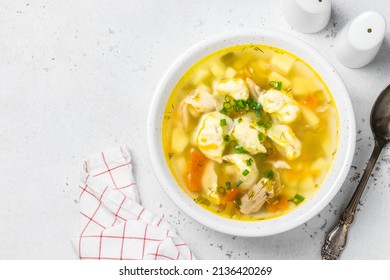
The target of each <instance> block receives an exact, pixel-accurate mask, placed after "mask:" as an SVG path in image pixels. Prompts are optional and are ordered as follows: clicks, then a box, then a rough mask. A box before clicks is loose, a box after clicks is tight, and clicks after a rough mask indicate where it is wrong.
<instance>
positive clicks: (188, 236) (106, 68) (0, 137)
mask: <svg viewBox="0 0 390 280" xmlns="http://www.w3.org/2000/svg"><path fill="white" fill-rule="evenodd" d="M279 4H280V3H279V1H260V0H253V1H250V0H243V1H233V0H229V1H228V0H223V1H222V0H220V1H208V0H197V1H179V0H177V1H173V0H172V1H171V0H169V1H157V0H156V1H151V0H142V1H141V0H139V1H135V0H133V1H129V0H126V1H125V0H122V1H119V0H118V1H108V0H107V1H103V0H94V1H92V0H90V1H79V0H67V1H61V0H52V1H51V0H46V1H38V0H37V1H33V0H31V1H28V0H26V1H20V0H1V2H0V259H75V258H76V255H75V253H74V251H73V249H72V247H71V245H70V243H69V239H70V238H71V237H72V236H73V235H75V234H76V233H77V232H78V204H77V198H78V176H79V171H80V167H81V160H82V159H84V158H85V157H87V156H89V155H90V154H92V153H95V152H98V151H101V150H106V149H109V148H112V147H115V146H118V145H123V144H127V145H128V146H129V147H131V152H132V155H133V159H134V162H135V166H134V168H135V177H136V180H137V183H138V185H139V188H140V194H141V198H142V202H143V205H145V206H146V207H147V208H148V209H150V210H152V211H154V212H156V213H160V214H163V215H164V216H165V218H166V219H167V220H168V221H169V222H170V223H172V224H173V225H174V226H175V227H176V228H177V231H178V232H179V234H180V235H181V236H182V237H183V239H184V240H185V241H186V242H187V243H188V244H189V245H190V247H191V248H192V249H193V251H194V253H195V254H196V256H197V257H198V258H201V259H319V258H320V249H321V246H322V244H323V241H324V237H325V233H326V232H327V231H328V230H329V229H330V228H331V226H332V225H333V224H334V223H335V222H336V219H337V218H338V214H339V211H340V209H341V208H342V207H344V206H345V205H346V203H347V200H348V199H349V198H350V196H351V195H352V191H353V189H354V188H355V187H356V185H357V183H358V180H359V178H360V175H361V174H362V172H363V169H364V167H365V165H366V162H367V160H368V157H369V156H370V153H371V150H372V148H373V138H372V135H371V131H370V127H369V114H370V110H371V106H372V104H373V102H374V100H375V98H376V96H377V95H378V94H379V92H380V90H381V89H382V88H383V87H384V86H385V85H386V84H388V83H389V82H390V34H389V32H388V33H387V37H386V39H385V41H384V44H383V46H382V48H381V50H380V53H379V55H378V56H377V57H376V59H375V60H374V61H373V62H372V63H371V64H370V65H368V66H367V67H365V68H362V69H356V70H352V69H348V68H346V67H344V66H342V65H340V64H339V63H338V62H337V61H336V59H335V58H334V56H333V52H332V45H333V44H334V40H335V36H336V35H337V32H338V31H339V30H340V29H341V27H343V26H344V25H345V23H346V22H347V21H349V20H351V19H352V18H353V17H355V16H356V15H358V14H360V13H361V12H363V11H366V10H369V9H372V10H376V11H379V12H381V13H382V14H383V15H384V16H385V17H386V18H387V20H388V22H390V4H389V2H388V1H387V0H382V1H380V0H376V1H352V0H349V1H333V6H332V8H333V11H332V18H331V20H330V22H329V24H328V26H327V27H326V28H325V29H324V30H322V31H321V32H319V33H316V34H312V35H307V34H301V33H298V32H296V31H294V30H292V29H291V28H290V27H289V26H288V25H287V23H286V22H285V21H284V19H283V17H282V15H281V9H280V6H279ZM245 27H249V28H263V27H267V28H274V29H276V30H281V31H285V32H288V33H290V34H293V35H295V36H297V37H299V38H301V39H303V40H305V41H306V42H308V43H309V44H311V45H313V46H314V47H315V48H317V49H318V50H319V51H320V52H321V53H322V54H323V55H325V56H326V57H327V58H328V59H329V60H330V61H331V62H332V64H333V65H334V66H335V68H336V69H337V70H338V71H339V74H340V75H341V77H342V78H343V80H344V81H345V84H346V86H347V88H348V90H349V92H350V97H351V100H352V102H353V105H354V110H355V115H356V122H357V130H358V131H357V146H356V154H355V159H354V162H353V167H352V169H351V170H350V172H349V175H348V177H347V180H346V182H345V183H344V185H343V187H342V189H341V191H340V193H339V194H338V195H337V196H336V197H335V199H334V200H333V201H332V202H331V203H330V204H329V205H328V206H327V207H326V208H325V209H324V210H323V211H322V212H320V214H319V215H318V216H316V217H314V218H313V219H311V220H310V221H308V222H307V223H306V224H304V225H302V226H300V227H298V228H295V229H293V230H290V231H288V232H285V233H282V234H279V235H275V236H270V237H264V238H241V237H233V236H228V235H224V234H221V233H218V232H215V231H213V230H210V229H207V228H205V227H203V226H202V225H200V224H198V223H197V222H195V221H193V220H192V219H191V218H190V217H188V216H187V215H185V214H184V213H182V212H181V211H180V210H179V209H178V208H177V207H176V206H175V205H174V204H173V203H172V202H171V201H170V200H169V198H168V197H167V196H166V194H165V193H164V192H163V190H162V189H161V188H160V186H159V185H158V183H157V180H156V179H155V177H154V176H153V173H152V170H151V166H150V164H149V161H148V156H147V147H146V142H145V137H146V130H145V127H146V116H147V113H148V109H149V104H150V100H151V98H152V95H153V92H154V90H155V88H156V84H157V83H158V81H159V80H160V78H161V77H162V75H163V74H164V72H165V71H166V69H167V67H168V66H169V65H170V64H171V63H172V62H173V61H174V60H175V59H176V58H177V57H178V56H179V55H180V54H181V53H182V52H184V51H185V50H186V49H187V48H189V47H191V46H192V45H193V44H195V43H197V42H198V41H199V40H201V39H203V38H205V37H207V36H209V35H212V34H214V33H216V32H220V31H224V30H230V29H235V28H245ZM389 29H390V28H389V24H388V30H389ZM368 184H369V185H368V189H367V190H366V192H365V193H364V196H363V199H362V203H361V205H360V206H359V212H358V215H357V217H356V220H355V223H354V225H353V226H352V230H351V232H350V235H349V243H348V246H347V249H346V251H345V252H344V254H343V258H344V259H390V242H388V239H389V234H390V223H389V220H390V203H389V201H390V149H389V147H387V148H386V149H385V150H384V151H383V152H382V155H381V157H380V159H379V160H378V163H377V165H376V167H375V171H374V173H373V176H372V178H371V179H370V181H369V183H368Z"/></svg>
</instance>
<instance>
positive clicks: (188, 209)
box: [147, 29, 355, 237]
mask: <svg viewBox="0 0 390 280" xmlns="http://www.w3.org/2000/svg"><path fill="white" fill-rule="evenodd" d="M242 44H262V45H271V46H275V47H278V48H281V49H284V50H287V51H289V52H291V53H293V54H295V55H297V56H298V57H300V58H301V59H303V60H305V61H306V62H307V63H308V64H309V65H311V66H312V67H313V68H314V69H315V70H316V71H317V73H319V74H320V76H321V77H322V79H323V80H324V81H325V83H326V84H327V85H328V87H329V89H330V91H331V93H332V94H333V98H334V100H335V103H336V106H337V109H338V113H339V117H340V135H339V144H338V152H337V155H336V158H335V162H334V164H333V167H332V169H331V170H330V173H329V174H328V176H327V179H326V180H325V182H324V183H323V185H322V186H321V187H320V189H319V190H318V191H317V193H316V194H315V195H314V196H313V197H312V198H311V199H309V200H307V201H306V202H305V203H304V204H303V205H302V206H300V207H298V208H297V209H295V210H293V211H292V212H290V213H288V214H286V215H284V216H281V217H278V218H274V219H271V220H264V221H251V222H248V221H237V220H230V219H227V218H223V217H221V216H218V215H216V214H213V213H211V212H209V211H207V210H205V209H204V208H202V207H201V206H199V205H197V204H196V203H195V202H194V201H193V200H192V199H191V198H190V197H189V196H188V195H187V194H186V193H185V192H184V191H183V190H182V189H181V187H180V186H179V185H178V183H177V182H176V181H175V179H174V177H173V176H172V175H171V172H170V170H169V167H168V165H167V163H166V161H165V157H164V152H163V145H162V132H161V127H162V120H163V114H164V110H165V106H166V103H167V101H168V98H169V96H170V94H171V92H172V90H173V89H174V87H175V85H176V84H177V82H178V81H179V80H180V78H181V77H182V76H183V74H184V73H185V72H186V71H187V70H188V69H189V68H190V67H191V66H192V65H194V64H195V63H196V62H198V61H199V60H200V59H202V58H204V57H205V56H207V55H209V54H211V53H213V52H215V51H217V50H220V49H223V48H225V47H229V46H235V45H242ZM147 130H148V134H147V141H148V152H149V157H150V162H151V164H152V168H153V171H154V173H155V175H156V177H157V179H158V180H159V182H160V184H161V186H162V188H163V189H164V190H165V192H166V193H167V195H168V196H169V197H170V198H171V199H172V200H173V202H174V203H175V204H176V205H177V206H178V207H179V208H180V209H182V210H183V211H184V212H185V213H186V214H187V215H189V216H190V217H192V218H193V219H194V220H196V221H198V222H199V223H201V224H203V225H205V226H207V227H209V228H212V229H214V230H217V231H219V232H223V233H226V234H231V235H237V236H248V237H250V236H253V237H254V236H266V235H272V234H277V233H280V232H283V231H287V230H289V229H292V228H294V227H296V226H299V225H301V224H303V223H304V222H306V221H307V220H309V219H310V218H312V217H313V216H315V215H316V214H317V213H319V212H320V211H321V210H322V209H323V208H324V207H325V206H326V205H327V204H328V203H329V202H330V201H331V200H332V198H333V197H334V196H335V195H336V194H337V192H338V190H339V189H340V187H341V185H342V184H343V182H344V180H345V178H346V176H347V173H348V170H349V168H350V166H351V163H352V158H353V154H354V150H355V117H354V113H353V108H352V105H351V101H350V99H349V96H348V92H347V90H346V88H345V86H344V84H343V82H342V80H341V79H340V77H339V75H338V74H337V73H336V71H335V70H334V68H333V67H332V66H331V65H330V63H329V62H328V61H327V60H326V59H325V58H324V57H323V56H322V55H321V54H319V53H318V52H317V51H316V50H314V49H313V48H312V47H311V46H309V45H308V44H306V43H305V42H303V41H301V40H300V39H297V38H295V37H293V36H291V35H288V34H285V33H281V32H277V31H274V30H263V29H256V30H252V29H250V30H248V29H240V30H235V31H229V32H227V33H221V34H218V35H216V36H214V37H211V38H208V39H206V40H203V41H202V42H200V43H199V44H197V45H195V46H194V47H192V48H191V49H190V50H188V51H187V52H186V53H184V55H182V56H181V57H180V58H179V59H178V60H177V61H176V62H175V63H174V64H173V65H172V67H171V68H170V69H169V70H168V72H167V73H166V75H165V76H164V77H163V79H162V80H161V83H160V84H159V86H158V88H157V90H156V92H155V95H154V98H153V101H152V104H151V107H150V112H149V116H148V129H147Z"/></svg>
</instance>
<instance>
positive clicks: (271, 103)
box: [258, 89, 300, 124]
mask: <svg viewBox="0 0 390 280" xmlns="http://www.w3.org/2000/svg"><path fill="white" fill-rule="evenodd" d="M258 102H259V103H260V104H261V106H263V109H264V111H265V112H267V113H270V114H271V115H273V116H275V117H276V118H277V119H278V120H279V121H280V122H282V123H285V124H288V123H292V122H293V121H295V120H296V119H297V118H298V116H299V112H300V110H299V107H298V104H297V102H296V101H294V100H293V99H292V98H291V97H289V96H288V95H287V94H286V93H283V92H282V91H280V90H275V89H270V90H268V91H267V92H266V93H264V94H262V95H260V97H259V100H258Z"/></svg>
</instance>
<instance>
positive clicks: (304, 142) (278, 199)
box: [162, 45, 339, 221]
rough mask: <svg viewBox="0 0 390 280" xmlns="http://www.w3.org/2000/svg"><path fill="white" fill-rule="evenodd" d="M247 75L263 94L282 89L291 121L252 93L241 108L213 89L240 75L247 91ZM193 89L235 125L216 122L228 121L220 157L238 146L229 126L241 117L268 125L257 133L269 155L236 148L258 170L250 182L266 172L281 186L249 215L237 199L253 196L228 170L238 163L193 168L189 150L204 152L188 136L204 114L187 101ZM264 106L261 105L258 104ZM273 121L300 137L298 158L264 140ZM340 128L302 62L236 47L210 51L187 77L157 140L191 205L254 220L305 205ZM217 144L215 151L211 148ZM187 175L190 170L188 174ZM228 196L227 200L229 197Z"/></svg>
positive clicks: (324, 90) (259, 48)
mask: <svg viewBox="0 0 390 280" xmlns="http://www.w3.org/2000/svg"><path fill="white" fill-rule="evenodd" d="M247 78H249V79H251V80H252V81H253V82H254V83H255V84H256V85H257V86H258V87H259V89H260V90H261V95H263V94H265V93H267V92H268V91H269V94H271V93H272V92H273V93H275V90H276V91H280V92H281V94H282V95H283V98H286V100H288V98H290V99H291V103H289V104H290V105H291V104H293V106H297V107H298V108H299V112H298V113H297V116H298V117H297V118H296V120H294V121H292V122H291V123H288V124H285V123H283V122H280V119H278V117H275V115H277V114H278V112H274V113H268V112H265V111H264V106H261V105H262V104H261V102H259V100H260V98H259V99H258V100H255V99H256V98H253V97H250V99H251V100H250V101H249V99H247V100H243V104H244V106H245V108H244V109H243V108H241V107H240V106H239V105H242V104H241V103H240V100H239V99H238V100H235V99H234V98H232V97H231V96H230V95H229V94H225V95H224V94H221V92H219V93H217V92H216V88H218V85H220V84H223V83H224V82H227V81H232V80H234V81H236V82H237V81H240V80H241V81H243V82H244V84H245V86H246V87H247V88H249V85H248V82H247ZM241 81H240V82H241ZM196 90H202V91H205V92H207V93H209V94H210V95H211V96H213V98H215V100H216V104H217V105H216V108H215V110H208V111H207V113H210V112H211V113H213V112H214V111H215V112H222V114H223V115H226V119H229V120H232V121H233V123H234V124H233V125H232V124H230V121H229V124H225V121H222V120H221V118H220V120H219V121H220V125H221V126H223V125H225V126H226V125H229V132H225V133H223V134H224V135H223V136H224V140H225V142H226V143H225V145H226V146H225V148H224V149H223V153H222V156H226V155H231V154H235V153H237V149H236V148H237V146H240V145H238V144H239V143H237V141H236V139H235V137H234V136H233V135H232V127H234V126H235V125H237V124H238V123H239V121H240V118H242V117H244V118H245V120H250V121H251V123H252V124H253V123H256V124H259V123H260V125H259V126H261V127H260V128H258V127H257V128H256V129H262V131H264V130H265V132H264V133H259V134H262V135H260V136H259V141H261V144H262V145H263V146H264V147H265V149H266V152H259V153H256V154H250V153H248V151H246V150H245V149H243V150H239V152H240V153H241V155H249V156H251V157H252V158H253V160H254V162H251V163H250V164H251V166H248V168H250V167H253V165H255V166H256V167H257V174H258V176H257V177H256V180H255V183H256V182H258V181H259V180H261V179H262V178H267V177H268V178H269V180H276V179H277V180H278V181H277V182H276V183H275V185H273V186H274V188H275V186H276V184H277V186H278V188H277V190H276V188H275V190H273V196H272V197H271V196H268V197H267V199H266V201H265V203H263V204H262V206H261V207H260V208H259V209H258V210H257V211H255V212H254V213H250V214H244V213H242V212H241V211H240V209H241V208H242V207H243V206H242V204H241V203H242V202H241V198H243V197H244V195H247V197H246V198H247V199H246V200H245V201H246V202H248V198H249V199H251V197H250V195H251V193H249V191H248V188H249V187H247V189H246V190H243V189H242V188H240V186H239V184H237V178H239V177H240V176H241V177H242V176H243V175H240V174H238V175H240V176H238V175H237V176H236V175H234V176H233V177H232V173H229V172H228V170H230V171H231V170H232V168H236V169H237V166H235V165H234V164H233V167H232V164H231V163H229V162H226V161H225V160H219V158H218V159H217V161H216V160H215V159H210V158H207V157H206V158H204V157H203V162H202V164H208V163H209V162H212V163H211V164H209V165H208V166H212V169H210V168H206V169H207V170H206V171H205V170H204V169H205V166H202V167H201V169H202V170H200V171H199V170H197V167H196V166H195V167H194V166H192V167H191V164H193V163H191V158H192V157H193V153H194V151H195V152H196V153H198V152H199V153H200V154H197V156H198V158H199V157H202V155H201V154H202V152H200V151H199V150H200V148H199V147H198V146H197V142H196V141H194V140H193V139H194V137H196V136H194V133H196V132H195V131H196V130H197V129H198V130H199V128H198V127H199V126H200V121H201V120H202V116H203V115H205V114H207V113H202V112H197V111H196V109H194V108H195V107H191V105H188V104H186V101H184V100H186V98H187V99H188V96H189V95H190V94H191V93H192V92H194V91H196ZM272 90H274V91H272ZM249 92H251V91H250V90H249ZM207 96H208V95H207ZM270 96H271V95H270ZM286 96H287V97H286ZM271 98H273V97H272V96H271ZM227 100H228V101H229V102H227ZM289 102H290V101H289ZM183 103H184V104H186V106H187V107H186V108H187V110H188V111H186V112H185V113H183V112H184V110H183ZM228 103H229V104H228ZM248 103H249V105H248ZM256 104H260V105H259V106H258V105H256ZM263 104H266V103H265V102H263ZM286 104H287V103H286ZM271 105H272V104H271ZM250 106H252V108H255V107H256V106H258V107H261V108H260V109H259V110H258V109H248V107H250ZM225 107H228V108H227V109H226V108H225ZM232 107H234V108H232ZM224 108H225V109H224ZM294 108H296V107H294ZM200 110H205V109H200ZM218 116H220V115H219V114H218ZM279 116H280V114H279ZM278 124H282V125H287V126H288V127H289V128H291V130H292V133H293V134H295V136H296V138H297V139H298V140H299V141H300V143H301V149H300V155H299V156H298V157H296V158H287V157H286V155H285V154H284V153H283V152H281V151H283V147H282V148H280V149H279V148H277V147H276V144H275V143H276V142H274V141H273V140H271V139H270V138H269V136H268V132H269V131H270V129H272V126H274V128H275V127H276V126H277V125H278ZM270 126H271V128H270ZM216 129H217V128H216ZM218 129H220V128H218ZM338 131H339V121H338V113H337V109H336V105H335V103H334V100H333V99H332V95H331V93H330V92H329V89H328V87H327V86H326V84H325V83H324V81H323V80H322V79H321V77H320V76H319V75H318V74H317V73H316V72H315V71H314V69H312V68H311V67H310V66H309V65H308V64H307V63H306V62H305V61H303V60H302V59H300V58H298V57H296V56H294V55H293V54H291V53H289V52H287V51H284V50H282V49H278V48H275V47H271V46H264V45H240V46H234V47H229V48H226V49H222V50H220V51H217V52H215V53H212V54H211V55H209V56H207V57H206V58H204V59H202V60H201V61H199V62H197V63H196V64H195V65H193V66H192V67H191V68H190V69H189V70H188V71H187V72H186V73H185V74H184V76H183V77H182V78H181V80H180V81H179V82H178V84H177V85H176V87H175V88H174V90H173V92H172V93H171V96H170V98H169V100H168V102H167V104H166V108H165V114H164V119H163V129H162V139H163V147H164V152H165V156H166V161H167V163H168V166H169V168H170V170H171V172H172V174H173V176H174V178H175V179H176V181H177V182H178V184H179V185H180V186H181V187H182V189H183V190H184V191H185V192H186V193H187V194H188V195H189V196H190V197H191V198H193V199H194V201H195V202H196V203H198V204H199V205H200V206H202V207H204V208H205V209H207V210H209V211H211V212H213V213H215V214H218V215H220V216H223V217H226V218H229V219H237V220H249V221H254V220H262V219H270V218H274V217H277V216H280V215H284V214H286V213H288V212H290V211H292V210H294V209H295V208H296V207H299V206H300V205H302V204H303V203H305V202H306V201H307V200H309V199H310V197H312V196H313V195H314V194H315V193H316V192H317V190H318V189H319V188H320V187H321V185H322V183H323V181H324V180H325V178H326V175H327V173H328V172H329V170H330V168H331V165H332V163H333V159H334V157H335V154H336V152H337V143H338ZM252 132H253V131H252ZM226 135H228V136H229V137H228V136H226ZM244 135H245V133H244ZM282 136H283V135H282ZM282 136H280V137H282ZM216 145H217V144H215V146H213V147H212V148H216V147H217V146H216ZM256 145H258V144H256ZM286 149H287V148H286ZM248 159H249V158H248ZM218 160H219V161H220V162H218ZM275 162H279V163H280V162H283V164H282V165H286V164H287V165H288V167H289V168H280V167H276V164H275ZM247 163H249V162H247ZM194 168H195V171H194ZM245 169H246V168H245ZM210 170H212V171H213V172H214V173H215V174H216V175H217V177H215V174H214V175H213V174H211V175H210V174H205V172H209V171H210ZM198 171H199V172H198ZM236 171H237V172H240V173H243V174H244V173H246V171H245V170H244V171H243V172H242V169H241V170H239V169H237V170H236ZM247 171H248V170H247ZM191 172H194V174H192V175H191ZM197 172H198V173H197ZM237 172H236V173H237ZM233 173H234V172H233ZM251 175H252V177H253V176H254V175H253V174H251ZM189 176H190V177H191V176H192V178H193V179H194V178H195V177H199V178H197V179H195V180H197V184H198V185H201V186H198V187H199V188H198V189H197V190H196V191H194V188H197V187H196V186H195V187H194V188H192V187H191V186H189ZM204 176H208V177H205V178H206V179H205V180H206V181H207V180H208V181H210V178H214V181H216V183H215V184H214V183H213V186H214V189H213V192H211V191H210V188H211V187H210V186H207V185H203V183H204V182H203V183H202V180H203V177H204ZM247 176H249V175H247ZM200 177H202V178H200ZM242 178H246V177H245V176H244V177H242ZM203 181H204V180H203ZM272 182H274V181H272ZM237 185H238V186H237ZM264 186H265V185H264ZM189 187H190V188H189ZM233 191H234V195H233V194H232V193H233ZM228 193H229V195H230V196H231V197H228ZM252 195H253V194H252ZM218 196H219V197H218ZM252 212H253V211H252Z"/></svg>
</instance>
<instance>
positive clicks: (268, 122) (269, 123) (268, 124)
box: [264, 120, 272, 128]
mask: <svg viewBox="0 0 390 280" xmlns="http://www.w3.org/2000/svg"><path fill="white" fill-rule="evenodd" d="M271 126H272V121H271V120H268V121H266V122H265V123H264V127H265V128H271Z"/></svg>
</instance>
